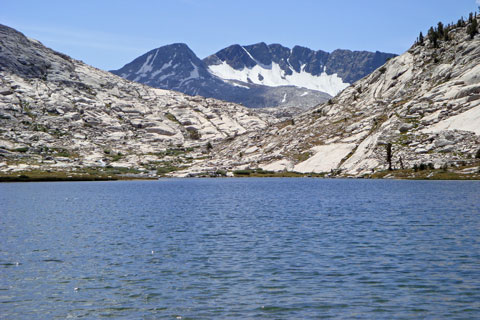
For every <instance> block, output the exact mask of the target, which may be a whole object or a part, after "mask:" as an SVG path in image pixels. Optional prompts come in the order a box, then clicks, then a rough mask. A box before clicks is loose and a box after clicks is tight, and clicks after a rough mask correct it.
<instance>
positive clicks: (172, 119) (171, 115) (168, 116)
mask: <svg viewBox="0 0 480 320" xmlns="http://www.w3.org/2000/svg"><path fill="white" fill-rule="evenodd" d="M165 117H166V118H167V119H168V120H170V121H172V122H177V123H180V121H178V120H177V118H176V117H175V116H174V115H173V114H171V113H170V112H167V113H166V114H165Z"/></svg>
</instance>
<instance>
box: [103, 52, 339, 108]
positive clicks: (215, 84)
mask: <svg viewBox="0 0 480 320" xmlns="http://www.w3.org/2000/svg"><path fill="white" fill-rule="evenodd" d="M111 72H112V73H114V74H116V75H119V76H121V77H123V78H125V79H128V80H132V81H136V82H140V83H143V84H146V85H149V86H151V87H155V88H161V89H168V90H175V91H179V92H183V93H186V94H189V95H200V96H203V97H210V98H218V99H222V100H226V101H231V102H235V103H241V104H243V105H245V106H248V107H251V108H263V107H272V106H278V105H289V104H293V103H295V104H296V103H301V104H305V105H307V106H310V107H311V106H315V105H317V104H318V103H320V102H323V101H326V100H328V99H329V98H331V97H330V96H329V95H328V94H325V93H323V92H318V91H313V90H300V89H296V88H293V87H292V88H290V89H284V90H278V89H277V88H271V87H266V86H262V85H255V84H249V83H241V82H238V81H224V80H222V79H220V78H218V77H217V76H215V75H213V74H212V73H211V72H210V71H209V69H208V67H207V65H206V64H205V63H204V62H203V61H202V60H200V59H199V58H198V57H197V56H196V55H195V54H194V53H193V52H192V50H190V48H189V47H188V46H187V45H186V44H182V43H177V44H172V45H168V46H163V47H160V48H157V49H154V50H151V51H149V52H147V53H146V54H144V55H142V56H140V57H138V58H137V59H135V60H133V61H132V62H130V63H128V64H126V65H125V66H124V67H122V68H121V69H119V70H113V71H111ZM285 92H288V94H287V95H284V93H285ZM305 92H308V94H309V97H305V98H303V96H302V94H304V93H305Z"/></svg>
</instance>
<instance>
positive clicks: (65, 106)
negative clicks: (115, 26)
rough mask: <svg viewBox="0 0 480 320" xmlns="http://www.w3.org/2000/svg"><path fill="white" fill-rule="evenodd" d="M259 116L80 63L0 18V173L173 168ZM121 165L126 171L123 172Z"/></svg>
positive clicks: (251, 126)
mask: <svg viewBox="0 0 480 320" xmlns="http://www.w3.org/2000/svg"><path fill="white" fill-rule="evenodd" d="M267 119H268V117H260V116H257V115H255V114H253V113H252V112H251V111H250V110H249V109H247V108H245V107H242V106H239V105H235V104H233V103H228V102H224V101H218V100H215V99H206V98H203V97H198V96H197V97H192V96H188V95H184V94H182V93H178V92H174V91H167V90H161V89H154V88H151V87H148V86H146V85H142V84H138V83H134V82H131V81H128V80H125V79H123V78H121V77H118V76H115V75H113V74H111V73H109V72H105V71H101V70H98V69H96V68H93V67H90V66H88V65H85V64H84V63H82V62H80V61H77V60H74V59H72V58H70V57H68V56H66V55H63V54H61V53H58V52H55V51H53V50H50V49H48V48H46V47H44V46H43V45H42V44H41V43H39V42H38V41H36V40H31V39H28V38H26V37H25V36H24V35H23V34H21V33H19V32H17V31H15V30H14V29H11V28H9V27H6V26H3V25H0V171H2V172H12V171H20V170H43V171H45V170H79V169H82V168H86V167H95V168H97V167H109V168H110V167H114V168H124V169H125V168H126V169H132V170H133V171H135V172H139V171H143V172H150V171H151V172H152V175H156V169H157V168H167V169H165V170H167V171H168V170H174V169H175V168H178V167H185V166H188V165H190V164H191V163H194V162H195V161H200V160H198V158H200V159H202V158H204V157H205V153H207V152H208V149H210V148H211V146H212V144H215V143H219V142H220V141H222V140H225V139H232V138H233V137H235V136H241V135H242V134H245V133H247V132H250V131H255V130H259V129H262V128H265V127H266V126H267ZM126 171H128V170H126Z"/></svg>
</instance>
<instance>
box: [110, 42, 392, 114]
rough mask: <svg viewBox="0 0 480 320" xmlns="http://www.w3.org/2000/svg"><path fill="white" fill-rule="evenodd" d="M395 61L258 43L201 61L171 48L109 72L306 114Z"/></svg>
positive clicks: (184, 48)
mask: <svg viewBox="0 0 480 320" xmlns="http://www.w3.org/2000/svg"><path fill="white" fill-rule="evenodd" d="M393 56H394V55H392V54H384V53H379V52H377V53H370V52H351V51H346V50H336V51H334V52H333V53H331V54H329V53H326V52H323V51H312V50H310V49H307V48H302V47H298V46H297V47H294V48H293V49H292V50H290V49H289V48H285V47H282V46H280V45H276V44H272V45H269V46H267V45H266V44H264V43H260V44H256V45H251V46H245V47H242V46H240V45H233V46H230V47H228V48H225V49H223V50H221V51H219V52H217V53H216V54H214V55H211V56H209V57H207V58H205V59H204V60H203V61H202V60H200V59H198V58H197V57H196V56H195V54H194V53H193V52H192V51H191V50H190V48H188V46H187V45H185V44H173V45H168V46H164V47H160V48H157V49H154V50H152V51H150V52H148V53H146V54H144V55H142V56H140V57H138V58H137V59H135V60H134V61H132V62H130V63H128V64H126V65H125V66H124V67H122V68H121V69H119V70H113V71H111V72H112V73H114V74H117V75H120V76H121V77H123V78H126V79H129V80H132V81H138V82H141V83H144V84H147V85H149V86H152V87H156V88H162V89H170V90H176V91H180V92H183V93H186V94H190V95H201V96H204V97H212V98H218V99H222V100H226V101H231V102H236V103H241V104H243V105H245V106H248V107H252V108H263V107H278V106H283V107H288V106H295V107H299V106H302V107H303V108H302V109H303V110H306V109H308V108H309V107H313V106H315V105H317V104H319V103H321V102H324V101H327V100H328V99H329V98H331V96H332V95H335V94H337V93H338V92H339V91H341V90H342V89H344V88H346V87H347V86H348V85H349V82H348V81H352V82H354V81H356V80H357V79H359V78H360V77H362V76H364V75H365V74H367V73H369V72H371V71H373V70H374V69H375V68H376V67H378V66H380V65H382V64H383V63H385V61H386V60H387V59H388V58H390V57H393ZM337 73H339V74H341V75H342V77H344V78H345V79H346V80H345V79H342V78H340V77H339V76H338V74H337ZM283 87H289V89H285V88H283ZM307 95H308V97H307Z"/></svg>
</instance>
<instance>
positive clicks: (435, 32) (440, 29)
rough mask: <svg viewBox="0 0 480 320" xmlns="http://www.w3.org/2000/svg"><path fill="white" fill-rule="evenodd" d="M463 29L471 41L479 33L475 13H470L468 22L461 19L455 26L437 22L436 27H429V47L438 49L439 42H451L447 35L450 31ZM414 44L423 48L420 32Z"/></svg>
mask: <svg viewBox="0 0 480 320" xmlns="http://www.w3.org/2000/svg"><path fill="white" fill-rule="evenodd" d="M479 9H480V7H479ZM464 27H467V28H466V32H467V34H468V35H469V36H470V39H473V38H474V37H475V35H476V34H478V33H479V31H478V21H477V13H476V12H475V13H472V12H471V13H470V14H469V16H468V20H464V18H463V17H461V18H460V19H459V20H458V22H457V23H456V24H455V23H449V24H448V25H446V26H445V25H444V24H443V23H442V22H439V23H438V24H437V26H436V27H430V29H429V30H428V33H427V36H426V38H427V39H428V40H429V41H430V45H431V46H432V47H433V48H438V47H439V41H450V40H451V38H450V35H449V32H450V31H451V30H453V29H456V28H464ZM415 44H416V45H420V46H423V45H424V44H425V36H424V35H423V33H422V32H421V31H420V34H419V36H418V38H417V41H416V42H415Z"/></svg>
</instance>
